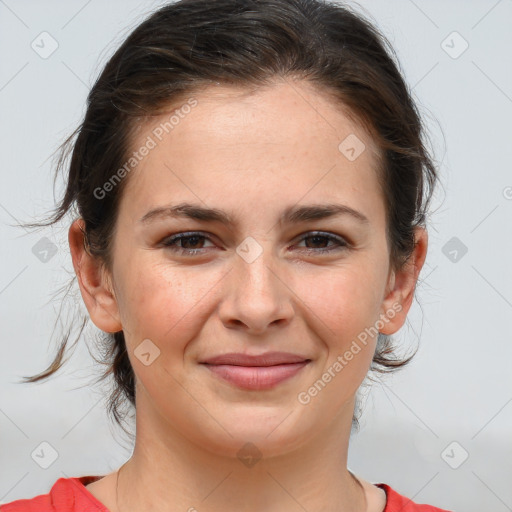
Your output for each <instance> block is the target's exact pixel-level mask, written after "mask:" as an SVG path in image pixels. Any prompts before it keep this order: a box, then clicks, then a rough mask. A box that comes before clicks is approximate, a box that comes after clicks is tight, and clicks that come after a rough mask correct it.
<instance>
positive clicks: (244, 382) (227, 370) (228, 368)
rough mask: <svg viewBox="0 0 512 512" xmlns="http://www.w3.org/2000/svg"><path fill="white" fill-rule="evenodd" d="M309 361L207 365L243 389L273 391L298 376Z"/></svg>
mask: <svg viewBox="0 0 512 512" xmlns="http://www.w3.org/2000/svg"><path fill="white" fill-rule="evenodd" d="M308 363H309V361H303V362H302V363H290V364H278V365H275V366H234V365H231V364H205V366H206V367H207V368H208V369H209V370H210V371H212V372H213V373H215V374H216V375H218V376H219V377H221V378H223V379H224V380H226V381H228V382H230V383H232V384H234V385H235V386H238V387H239V388H243V389H253V390H261V389H271V388H273V387H274V386H277V384H279V383H280V382H283V381H285V380H287V379H290V378H291V377H293V376H294V375H297V373H299V372H300V371H301V370H302V368H304V366H306V365H307V364H308Z"/></svg>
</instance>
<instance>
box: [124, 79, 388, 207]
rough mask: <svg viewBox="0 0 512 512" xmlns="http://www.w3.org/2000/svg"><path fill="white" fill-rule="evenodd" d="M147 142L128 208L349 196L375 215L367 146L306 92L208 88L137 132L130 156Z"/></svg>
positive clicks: (339, 115)
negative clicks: (176, 201) (174, 202)
mask: <svg viewBox="0 0 512 512" xmlns="http://www.w3.org/2000/svg"><path fill="white" fill-rule="evenodd" d="M148 142H149V146H151V149H150V150H149V151H145V153H146V156H144V157H143V158H141V159H140V161H138V163H137V165H136V168H135V169H134V171H133V172H131V173H130V177H129V183H128V184H127V185H128V187H127V189H126V190H125V194H126V195H130V204H131V207H132V208H136V209H139V210H140V209H143V208H147V207H149V206H155V205H158V204H164V203H168V202H170V201H172V200H174V199H177V198H179V199H185V198H184V197H183V196H187V198H190V199H194V200H195V202H197V201H198V200H200V201H203V202H205V203H208V205H212V206H213V205H215V206H218V204H217V203H218V201H216V199H222V200H223V201H224V202H226V198H228V197H229V198H230V200H231V201H232V206H233V208H236V206H237V205H240V204H242V203H248V202H252V203H257V200H258V194H259V197H260V199H261V198H264V199H265V200H268V201H270V202H272V201H273V200H274V199H275V200H277V201H281V202H286V203H289V202H298V201H299V200H300V199H301V197H304V196H305V195H307V196H308V197H307V199H308V200H310V201H314V202H319V201H329V200H336V199H340V198H343V197H345V198H348V197H349V196H350V197H351V201H352V203H353V205H354V206H356V204H355V203H357V206H359V207H366V208H368V209H370V210H374V214H375V215H378V214H379V213H382V211H380V212H379V211H378V209H379V207H383V205H381V204H377V205H376V204H375V202H376V200H378V199H379V198H380V197H381V191H380V187H379V185H378V179H377V172H378V159H379V152H378V149H377V147H376V145H375V143H374V141H373V140H372V138H371V136H370V135H369V134H368V133H367V132H366V131H365V130H364V129H363V127H362V126H361V125H360V124H359V123H357V121H355V120H354V119H353V118H351V117H349V116H348V115H347V114H346V112H344V110H343V107H342V105H340V104H339V103H337V102H335V101H334V99H333V98H332V97H330V96H328V95H327V94H324V93H323V92H322V91H320V90H318V89H316V88H315V87H314V86H312V85H311V84H309V83H305V82H297V81H294V82H291V81H286V82H282V83H276V84H273V85H271V86H265V87H260V88H258V89H244V88H239V87H230V86H225V85H212V86H208V87H207V88H204V89H202V90H201V91H198V92H196V93H195V94H191V95H190V96H184V97H183V98H181V101H180V102H178V103H176V104H173V106H172V108H170V109H169V111H168V112H166V113H165V114H162V115H159V116H157V117H153V118H151V119H149V120H147V121H146V122H145V123H143V124H140V125H139V127H138V129H137V130H136V132H135V134H134V137H133V144H132V148H131V150H132V151H137V150H139V149H141V148H142V147H143V146H144V145H146V146H148ZM354 157H355V158H354ZM305 199H306V198H305ZM372 202H373V206H372ZM365 205H366V206H365ZM221 206H222V205H221ZM381 210H382V208H381ZM369 215H370V216H371V212H369Z"/></svg>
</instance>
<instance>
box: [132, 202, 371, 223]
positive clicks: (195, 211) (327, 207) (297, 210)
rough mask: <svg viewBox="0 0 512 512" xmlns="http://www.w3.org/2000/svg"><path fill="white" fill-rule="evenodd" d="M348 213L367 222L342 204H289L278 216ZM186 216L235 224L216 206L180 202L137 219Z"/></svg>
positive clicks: (298, 218) (304, 218)
mask: <svg viewBox="0 0 512 512" xmlns="http://www.w3.org/2000/svg"><path fill="white" fill-rule="evenodd" d="M341 215H349V216H351V217H353V218H354V219H356V220H358V221H359V222H361V223H363V224H369V223H370V221H369V220H368V218H367V217H366V216H365V215H363V214H362V213H361V212H360V211H358V210H354V209H353V208H351V207H350V206H347V205H343V204H332V203H329V204H311V205H306V206H290V207H288V208H287V209H286V210H285V211H284V212H283V214H282V215H281V218H280V223H281V224H297V223H300V222H308V221H314V220H320V219H326V218H329V217H336V216H341ZM168 217H171V218H188V219H194V220H200V221H203V222H220V223H222V224H226V225H229V226H233V225H235V224H236V222H235V220H234V219H233V218H232V216H231V215H230V214H228V213H227V212H225V211H223V210H219V209H217V208H205V207H203V206H199V205H195V204H190V203H180V204H177V205H175V206H162V207H158V208H153V209H152V210H150V211H148V212H147V213H146V214H145V215H144V216H142V217H141V218H140V219H139V222H141V223H143V224H149V223H150V222H151V221H153V220H156V219H165V218H168Z"/></svg>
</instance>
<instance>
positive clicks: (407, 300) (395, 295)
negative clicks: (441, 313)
mask: <svg viewBox="0 0 512 512" xmlns="http://www.w3.org/2000/svg"><path fill="white" fill-rule="evenodd" d="M414 239H415V245H414V250H413V252H412V254H411V256H410V257H409V259H408V260H407V262H406V263H405V265H404V267H403V268H402V269H400V270H398V271H394V270H392V271H391V272H390V275H389V279H388V285H387V287H386V296H385V298H384V301H383V302H382V307H381V313H382V314H381V318H382V317H383V316H384V317H387V320H386V321H384V322H382V323H384V327H383V328H382V329H379V332H381V333H382V334H394V333H395V332H397V331H398V330H399V329H400V328H401V327H402V326H403V325H404V323H405V319H406V318H407V313H408V312H409V309H410V307H411V304H412V300H413V298H414V291H415V289H416V283H417V280H418V275H419V273H420V271H421V269H422V267H423V264H424V263H425V258H426V255H427V246H428V234H427V231H426V230H425V229H424V228H421V227H417V228H416V229H415V232H414Z"/></svg>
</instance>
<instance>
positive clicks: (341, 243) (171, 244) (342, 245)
mask: <svg viewBox="0 0 512 512" xmlns="http://www.w3.org/2000/svg"><path fill="white" fill-rule="evenodd" d="M309 233H311V234H309V235H308V236H303V237H302V238H301V239H300V242H302V241H304V240H306V239H308V238H326V239H328V240H330V241H333V242H336V243H337V244H338V246H337V247H331V248H329V249H322V248H320V249H313V248H306V252H315V253H321V254H327V253H330V252H332V251H336V250H341V249H346V248H348V247H349V246H350V244H349V243H348V242H347V241H345V240H344V239H343V238H341V237H339V236H336V235H333V234H330V233H323V232H321V231H310V232H309ZM189 238H205V239H207V240H210V241H212V240H211V239H210V237H208V236H206V235H204V234H202V233H200V232H188V233H179V234H177V235H173V236H170V237H167V238H165V239H164V240H163V241H162V242H161V243H162V244H163V245H164V246H165V247H167V248H169V249H170V250H171V251H174V252H177V253H179V254H181V255H185V256H194V255H196V254H200V253H201V251H202V250H203V249H202V248H199V249H185V248H183V247H177V246H176V242H179V241H180V240H187V239H189Z"/></svg>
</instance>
